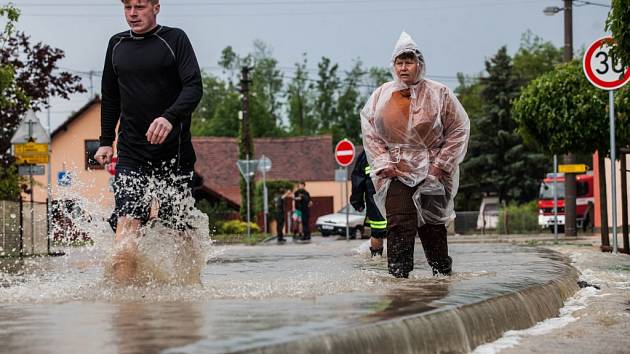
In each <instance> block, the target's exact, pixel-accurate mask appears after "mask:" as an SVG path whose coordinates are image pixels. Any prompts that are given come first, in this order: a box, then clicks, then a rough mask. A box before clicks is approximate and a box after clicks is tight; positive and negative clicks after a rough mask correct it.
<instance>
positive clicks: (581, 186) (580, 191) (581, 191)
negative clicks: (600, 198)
mask: <svg viewBox="0 0 630 354" xmlns="http://www.w3.org/2000/svg"><path fill="white" fill-rule="evenodd" d="M576 187H577V190H576V195H577V196H578V197H582V196H586V195H587V194H588V183H587V182H578V183H577V186H576Z"/></svg>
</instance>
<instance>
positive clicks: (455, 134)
mask: <svg viewBox="0 0 630 354" xmlns="http://www.w3.org/2000/svg"><path fill="white" fill-rule="evenodd" d="M442 124H443V125H444V145H443V146H442V149H441V150H440V153H439V154H438V155H437V157H436V159H435V163H434V165H435V167H437V168H439V169H440V170H442V171H444V172H446V173H449V174H450V173H452V172H453V170H454V169H455V168H456V167H457V166H458V165H459V164H460V163H461V162H462V161H463V160H464V156H465V155H466V149H467V147H468V138H469V136H470V120H469V119H468V114H466V111H465V110H464V107H463V106H462V105H461V103H459V100H458V99H457V97H455V94H454V93H453V92H451V90H446V92H445V93H444V104H443V105H442Z"/></svg>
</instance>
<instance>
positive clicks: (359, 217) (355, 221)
mask: <svg viewBox="0 0 630 354" xmlns="http://www.w3.org/2000/svg"><path fill="white" fill-rule="evenodd" d="M347 208H350V209H349V215H348V224H349V226H350V238H363V235H364V234H365V232H364V231H365V228H364V224H365V209H364V210H363V211H357V210H355V209H354V208H353V207H352V205H350V204H348V205H346V206H345V207H343V208H341V210H339V211H338V212H336V213H333V214H327V215H322V216H320V217H319V218H317V221H316V222H315V226H316V227H317V230H319V232H321V233H322V236H324V237H327V236H330V235H341V236H345V235H346V209H347Z"/></svg>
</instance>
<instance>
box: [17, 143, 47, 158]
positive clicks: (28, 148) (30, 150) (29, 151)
mask: <svg viewBox="0 0 630 354" xmlns="http://www.w3.org/2000/svg"><path fill="white" fill-rule="evenodd" d="M13 147H14V151H15V156H29V155H48V144H37V143H26V144H14V145H13Z"/></svg>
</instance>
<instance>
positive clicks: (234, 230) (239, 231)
mask: <svg viewBox="0 0 630 354" xmlns="http://www.w3.org/2000/svg"><path fill="white" fill-rule="evenodd" d="M250 226H251V232H252V233H259V232H260V227H258V225H256V224H254V223H250ZM218 232H219V233H220V234H230V235H244V234H246V233H247V223H246V222H245V221H241V220H230V221H226V222H223V223H220V224H219V229H218Z"/></svg>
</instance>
